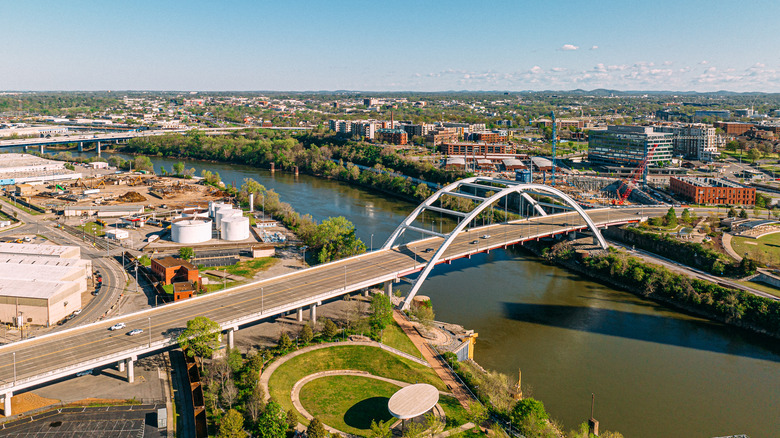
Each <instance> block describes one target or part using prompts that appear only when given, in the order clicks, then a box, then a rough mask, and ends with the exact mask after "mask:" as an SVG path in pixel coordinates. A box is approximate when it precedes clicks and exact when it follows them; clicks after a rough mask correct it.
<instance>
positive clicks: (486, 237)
mask: <svg viewBox="0 0 780 438" xmlns="http://www.w3.org/2000/svg"><path fill="white" fill-rule="evenodd" d="M482 238H483V239H490V234H485V235H484V236H482Z"/></svg>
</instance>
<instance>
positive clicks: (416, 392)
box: [387, 383, 439, 420]
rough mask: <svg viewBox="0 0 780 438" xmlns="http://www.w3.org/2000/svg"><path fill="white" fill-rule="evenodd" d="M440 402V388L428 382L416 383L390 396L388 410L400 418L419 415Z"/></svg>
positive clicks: (404, 418) (405, 418)
mask: <svg viewBox="0 0 780 438" xmlns="http://www.w3.org/2000/svg"><path fill="white" fill-rule="evenodd" d="M438 402H439V390H438V389H436V387H435V386H433V385H429V384H427V383H416V384H414V385H409V386H407V387H405V388H401V389H399V390H398V392H396V393H395V394H393V396H392V397H390V401H388V402H387V410H388V411H390V415H392V416H393V417H395V418H398V419H400V420H407V419H409V418H414V417H419V416H420V415H422V414H424V413H426V412H428V411H430V410H431V409H432V408H433V407H434V406H436V403H438Z"/></svg>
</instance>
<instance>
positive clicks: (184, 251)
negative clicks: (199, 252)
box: [179, 246, 195, 261]
mask: <svg viewBox="0 0 780 438" xmlns="http://www.w3.org/2000/svg"><path fill="white" fill-rule="evenodd" d="M193 257H195V250H194V249H192V248H190V247H189V246H183V247H181V248H179V258H180V259H182V260H186V261H190V260H192V258H193Z"/></svg>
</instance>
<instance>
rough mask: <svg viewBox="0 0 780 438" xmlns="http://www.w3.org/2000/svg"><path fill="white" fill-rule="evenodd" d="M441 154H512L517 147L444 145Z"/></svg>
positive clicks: (473, 144)
mask: <svg viewBox="0 0 780 438" xmlns="http://www.w3.org/2000/svg"><path fill="white" fill-rule="evenodd" d="M440 150H441V152H442V153H443V154H446V155H485V154H511V153H514V152H515V147H514V146H512V145H509V144H482V143H444V144H443V145H441V149H440Z"/></svg>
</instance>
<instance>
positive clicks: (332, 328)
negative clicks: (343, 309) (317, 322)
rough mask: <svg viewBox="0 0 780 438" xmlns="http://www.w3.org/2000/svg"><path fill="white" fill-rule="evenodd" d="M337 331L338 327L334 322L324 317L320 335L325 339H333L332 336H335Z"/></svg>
mask: <svg viewBox="0 0 780 438" xmlns="http://www.w3.org/2000/svg"><path fill="white" fill-rule="evenodd" d="M338 332H339V329H338V327H336V324H335V323H334V322H333V321H331V320H330V319H328V318H325V321H324V322H323V323H322V336H324V337H325V338H326V339H333V337H334V336H336V335H337V334H338Z"/></svg>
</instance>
